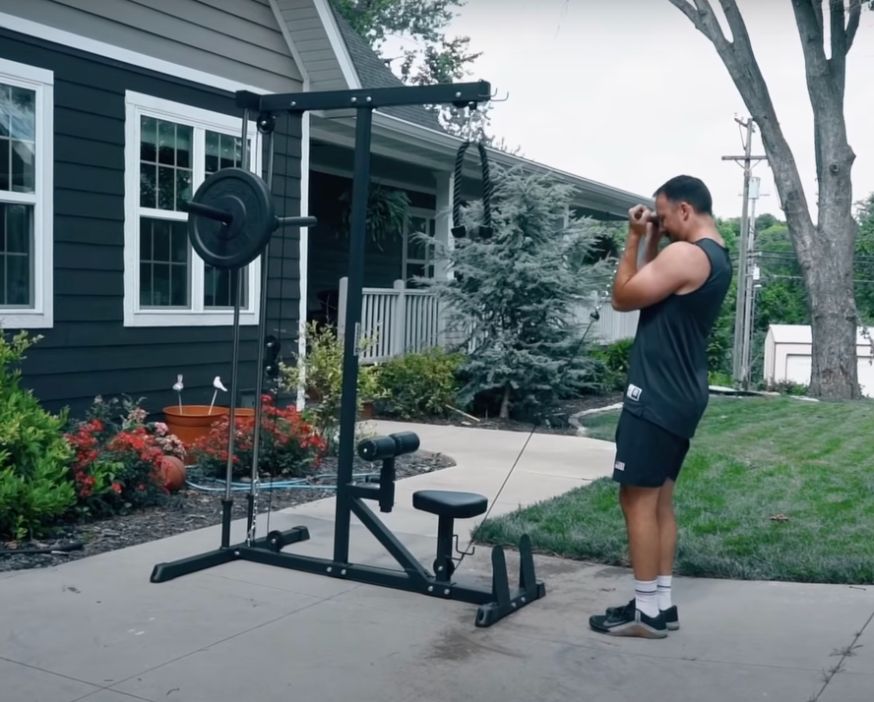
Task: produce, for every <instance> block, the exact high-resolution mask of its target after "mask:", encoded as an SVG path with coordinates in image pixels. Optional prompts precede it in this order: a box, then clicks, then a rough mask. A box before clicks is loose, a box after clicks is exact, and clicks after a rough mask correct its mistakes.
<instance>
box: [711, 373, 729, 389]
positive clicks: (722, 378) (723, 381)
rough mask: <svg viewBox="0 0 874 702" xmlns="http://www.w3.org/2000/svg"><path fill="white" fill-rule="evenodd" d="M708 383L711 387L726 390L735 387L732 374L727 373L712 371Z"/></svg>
mask: <svg viewBox="0 0 874 702" xmlns="http://www.w3.org/2000/svg"><path fill="white" fill-rule="evenodd" d="M707 382H708V383H710V385H721V386H722V387H726V388H733V387H734V378H732V377H731V374H729V373H726V372H725V371H710V373H708V378H707Z"/></svg>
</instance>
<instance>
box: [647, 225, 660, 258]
mask: <svg viewBox="0 0 874 702" xmlns="http://www.w3.org/2000/svg"><path fill="white" fill-rule="evenodd" d="M661 242H662V234H661V232H658V231H655V232H651V233H649V234H647V236H646V250H645V251H644V254H643V262H644V263H649V262H650V261H652V260H653V259H654V258H655V257H656V256H658V254H659V244H660V243H661Z"/></svg>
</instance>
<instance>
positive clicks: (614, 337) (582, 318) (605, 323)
mask: <svg viewBox="0 0 874 702" xmlns="http://www.w3.org/2000/svg"><path fill="white" fill-rule="evenodd" d="M595 306H596V305H595V300H592V302H590V303H588V304H583V305H580V306H579V307H578V308H577V309H576V310H575V315H574V316H575V317H576V320H577V324H578V325H579V327H580V333H582V332H584V331H585V330H586V327H588V325H589V322H590V319H591V318H590V317H589V315H590V314H591V313H592V310H593V309H595ZM598 314H599V319H598V320H597V321H596V322H595V323H594V324H593V325H592V328H591V329H590V330H589V335H588V337H587V339H588V340H589V341H597V342H600V343H602V344H611V343H613V342H614V341H620V340H622V339H633V338H634V335H635V334H636V333H637V321H638V319H639V318H640V312H638V311H637V310H635V311H634V312H617V311H616V310H614V309H613V307H611V306H610V300H609V299H608V300H605V301H604V302H603V303H602V304H601V308H600V309H599V310H598Z"/></svg>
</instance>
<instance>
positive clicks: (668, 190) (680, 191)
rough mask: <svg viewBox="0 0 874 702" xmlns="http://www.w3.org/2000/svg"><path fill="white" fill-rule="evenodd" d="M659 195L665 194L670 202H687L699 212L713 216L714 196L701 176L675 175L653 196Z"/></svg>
mask: <svg viewBox="0 0 874 702" xmlns="http://www.w3.org/2000/svg"><path fill="white" fill-rule="evenodd" d="M659 195H664V196H665V197H666V198H667V199H668V200H669V201H670V202H674V203H678V202H687V203H689V204H690V205H691V206H692V208H693V209H694V210H695V212H697V213H698V214H703V215H710V216H711V217H712V216H713V198H712V197H711V196H710V191H709V190H708V189H707V186H706V185H704V181H702V180H701V179H700V178H695V177H693V176H688V175H679V176H675V177H674V178H671V179H670V180H669V181H668V182H667V183H665V184H664V185H662V186H661V187H660V188H659V189H658V190H656V191H655V193H654V194H653V197H658V196H659Z"/></svg>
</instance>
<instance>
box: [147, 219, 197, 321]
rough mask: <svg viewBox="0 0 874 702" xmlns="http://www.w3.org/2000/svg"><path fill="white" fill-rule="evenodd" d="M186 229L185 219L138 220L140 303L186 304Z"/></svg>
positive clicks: (187, 280)
mask: <svg viewBox="0 0 874 702" xmlns="http://www.w3.org/2000/svg"><path fill="white" fill-rule="evenodd" d="M190 288H191V283H190V264H189V255H188V230H187V224H186V223H185V222H168V221H165V220H160V219H149V218H146V217H143V218H142V219H141V220H140V305H142V306H144V307H168V306H173V307H188V306H189V297H190V293H189V291H190Z"/></svg>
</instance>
